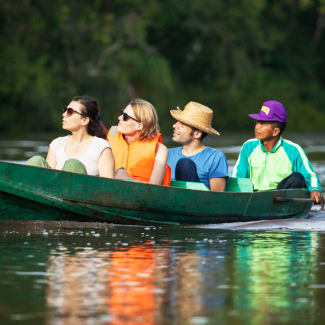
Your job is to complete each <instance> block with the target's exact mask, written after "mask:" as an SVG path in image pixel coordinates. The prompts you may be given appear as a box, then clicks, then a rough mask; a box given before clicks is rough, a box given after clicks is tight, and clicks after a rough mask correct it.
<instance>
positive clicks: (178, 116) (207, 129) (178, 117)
mask: <svg viewBox="0 0 325 325" xmlns="http://www.w3.org/2000/svg"><path fill="white" fill-rule="evenodd" d="M182 113H183V111H181V110H176V109H172V110H170V114H171V116H172V117H173V118H174V119H175V120H177V121H180V122H182V123H184V124H186V125H189V126H192V127H194V128H196V129H199V130H201V131H203V132H205V133H208V134H212V135H220V133H219V132H218V131H217V130H215V129H214V128H212V127H203V126H202V125H199V124H196V123H195V122H194V121H190V120H187V119H185V118H183V116H182Z"/></svg>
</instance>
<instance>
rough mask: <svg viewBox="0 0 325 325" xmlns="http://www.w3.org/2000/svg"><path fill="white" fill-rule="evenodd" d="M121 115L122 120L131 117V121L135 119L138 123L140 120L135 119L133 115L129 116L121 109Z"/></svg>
mask: <svg viewBox="0 0 325 325" xmlns="http://www.w3.org/2000/svg"><path fill="white" fill-rule="evenodd" d="M121 115H122V118H123V121H127V120H128V119H129V118H130V119H131V120H133V121H136V122H138V123H140V121H138V120H137V119H135V118H134V117H132V116H130V115H128V114H126V113H125V112H123V111H121V114H120V116H121Z"/></svg>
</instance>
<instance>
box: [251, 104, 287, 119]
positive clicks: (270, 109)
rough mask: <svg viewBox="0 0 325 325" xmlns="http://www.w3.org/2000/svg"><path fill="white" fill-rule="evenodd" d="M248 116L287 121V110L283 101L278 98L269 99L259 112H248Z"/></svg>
mask: <svg viewBox="0 0 325 325" xmlns="http://www.w3.org/2000/svg"><path fill="white" fill-rule="evenodd" d="M248 116H249V117H251V118H253V119H254V120H258V121H270V122H286V121H287V110H286V108H285V107H284V105H283V104H282V103H280V102H277V101H276V100H267V101H266V102H264V103H263V104H262V108H261V110H260V112H259V113H258V114H248Z"/></svg>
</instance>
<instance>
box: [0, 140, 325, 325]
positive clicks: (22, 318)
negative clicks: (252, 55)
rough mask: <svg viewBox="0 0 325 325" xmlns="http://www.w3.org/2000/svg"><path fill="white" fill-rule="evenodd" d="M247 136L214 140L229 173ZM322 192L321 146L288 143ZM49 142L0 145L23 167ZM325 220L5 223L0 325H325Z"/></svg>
mask: <svg viewBox="0 0 325 325" xmlns="http://www.w3.org/2000/svg"><path fill="white" fill-rule="evenodd" d="M247 138H248V137H245V136H238V135H226V136H224V137H220V138H217V143H216V142H213V139H207V140H208V144H210V145H216V144H217V146H218V147H219V148H221V149H222V150H223V151H224V152H225V153H226V156H227V159H228V162H229V169H230V171H231V170H232V168H233V165H234V163H235V160H236V158H237V156H238V152H239V149H240V145H241V143H242V142H243V141H244V140H246V139H247ZM287 138H288V139H290V140H293V141H295V142H298V143H300V144H301V145H302V146H303V148H304V149H305V151H306V152H307V154H308V156H309V157H310V159H311V161H312V164H313V166H314V169H315V171H316V172H317V173H318V175H319V177H320V179H321V183H322V185H323V187H324V185H325V139H324V137H323V136H322V135H299V134H292V135H290V136H287ZM47 145H48V142H47V141H26V140H25V141H0V159H2V160H9V161H15V162H21V163H23V162H24V161H26V159H28V158H29V157H30V156H32V155H34V154H36V153H41V154H45V153H46V151H47ZM324 232H325V212H324V211H321V210H320V208H319V207H317V206H315V207H314V208H313V210H312V211H311V213H310V214H309V216H308V217H307V218H305V219H296V220H280V221H267V222H266V221H261V222H249V223H232V224H216V225H202V226H196V227H191V226H186V227H173V226H155V227H152V226H150V227H149V226H147V227H146V226H143V227H142V226H120V225H112V224H103V223H79V222H41V221H10V220H3V221H1V222H0V261H1V262H0V322H1V324H118V325H120V324H141V325H142V324H143V325H144V324H146V325H147V324H294V323H295V324H322V323H323V322H324V321H323V319H324V318H325V311H324V308H323V301H324V299H325V234H324Z"/></svg>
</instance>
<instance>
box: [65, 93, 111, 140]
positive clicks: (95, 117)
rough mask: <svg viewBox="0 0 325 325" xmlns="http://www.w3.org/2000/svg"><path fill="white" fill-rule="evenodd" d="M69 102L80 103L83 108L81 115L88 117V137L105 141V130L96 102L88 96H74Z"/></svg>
mask: <svg viewBox="0 0 325 325" xmlns="http://www.w3.org/2000/svg"><path fill="white" fill-rule="evenodd" d="M71 101H74V102H78V103H80V104H81V105H82V106H83V112H82V115H83V116H84V117H89V124H88V126H87V132H88V133H89V134H90V135H93V136H96V137H99V138H103V139H106V134H107V129H106V127H105V125H104V123H103V122H102V120H101V116H100V109H99V103H98V101H97V100H96V99H95V98H93V97H90V96H88V95H81V96H75V97H73V98H72V99H71Z"/></svg>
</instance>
